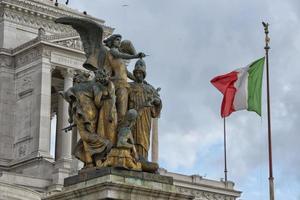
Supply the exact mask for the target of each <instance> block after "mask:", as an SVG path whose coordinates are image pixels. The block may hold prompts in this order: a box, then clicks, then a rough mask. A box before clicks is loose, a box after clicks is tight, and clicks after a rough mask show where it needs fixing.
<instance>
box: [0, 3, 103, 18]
mask: <svg viewBox="0 0 300 200" xmlns="http://www.w3.org/2000/svg"><path fill="white" fill-rule="evenodd" d="M0 3H1V4H2V5H5V6H6V7H11V8H13V9H17V10H19V11H23V12H24V13H27V12H29V13H30V14H38V13H39V14H40V15H43V16H47V17H52V18H57V17H61V16H73V17H84V18H90V19H92V20H94V21H97V22H98V23H100V24H104V22H105V21H104V20H102V19H96V18H94V17H92V16H89V15H84V14H83V13H81V12H79V11H77V10H74V9H71V8H69V7H68V6H65V5H64V4H59V6H54V2H51V1H49V0H1V1H0Z"/></svg>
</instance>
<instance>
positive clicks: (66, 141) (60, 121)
mask: <svg viewBox="0 0 300 200" xmlns="http://www.w3.org/2000/svg"><path fill="white" fill-rule="evenodd" d="M62 75H63V77H64V91H66V90H68V89H69V88H70V87H72V86H73V76H74V71H73V70H71V69H66V70H63V71H62ZM68 106H69V105H68V102H66V101H65V100H64V99H63V97H62V96H61V95H58V112H57V130H56V151H55V160H57V161H58V160H61V159H71V158H72V151H71V148H72V131H69V132H65V131H62V129H63V128H65V127H67V126H69V125H70V124H69V122H68V118H69V115H68Z"/></svg>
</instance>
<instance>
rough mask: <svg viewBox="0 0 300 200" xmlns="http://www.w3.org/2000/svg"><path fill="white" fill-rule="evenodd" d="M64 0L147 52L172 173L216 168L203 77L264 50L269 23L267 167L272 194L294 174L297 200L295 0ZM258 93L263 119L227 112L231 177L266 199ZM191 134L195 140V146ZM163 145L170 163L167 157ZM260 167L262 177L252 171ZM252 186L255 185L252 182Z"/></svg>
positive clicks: (214, 119) (215, 113) (214, 114)
mask: <svg viewBox="0 0 300 200" xmlns="http://www.w3.org/2000/svg"><path fill="white" fill-rule="evenodd" d="M70 3H71V4H70V5H71V6H74V7H76V8H80V9H81V10H87V11H88V13H91V14H93V15H95V16H97V17H99V18H103V19H105V20H106V24H107V25H110V26H113V27H115V28H116V30H115V32H117V33H121V34H122V35H123V37H124V38H127V39H131V40H132V41H133V42H134V44H135V46H136V48H137V50H141V51H145V52H146V53H147V54H149V55H150V56H149V57H146V58H145V60H146V62H147V69H148V76H147V79H148V81H149V82H150V83H152V84H153V85H154V86H156V87H158V86H159V87H162V91H161V95H162V97H163V101H164V102H163V103H164V108H163V112H162V117H161V120H160V134H161V135H160V144H161V146H160V149H161V151H160V156H161V161H162V163H164V166H162V167H165V168H167V169H168V168H169V169H172V170H176V171H177V172H187V171H193V172H194V171H197V170H199V173H200V174H202V173H204V172H205V173H206V172H208V176H209V177H208V178H220V176H222V175H223V172H222V171H223V169H222V167H223V166H222V165H223V162H222V159H223V154H222V146H221V147H220V145H222V139H223V138H222V120H221V119H220V117H219V112H220V105H221V100H222V96H221V94H219V92H218V91H217V90H216V89H215V88H213V86H211V85H210V82H209V81H210V79H211V78H213V77H214V76H216V75H220V74H222V73H226V72H230V71H232V70H234V69H235V68H239V67H243V66H245V65H247V64H248V63H249V62H251V61H253V60H255V59H257V58H259V57H262V56H264V49H263V46H264V32H263V27H262V25H261V21H262V20H266V21H268V22H269V23H270V37H271V50H270V65H271V66H270V67H271V94H272V96H271V98H272V99H271V100H272V122H273V147H274V149H273V150H274V174H275V175H276V177H275V181H278V182H279V181H280V183H278V184H276V186H278V188H276V189H277V191H278V192H277V195H278V196H277V199H284V198H286V196H284V191H285V190H286V189H287V188H286V187H284V185H283V184H281V182H287V181H288V179H287V178H290V177H297V178H293V183H295V186H293V185H291V187H290V188H289V190H288V194H290V196H289V199H291V200H296V199H297V197H298V196H299V195H300V194H299V191H298V189H297V187H296V186H297V185H299V176H300V172H299V171H298V170H297V167H296V166H299V165H300V160H299V155H298V154H299V147H298V146H299V145H298V141H300V135H299V134H298V132H299V131H298V130H299V122H300V116H299V110H300V106H299V100H300V94H299V92H298V91H299V88H300V83H299V82H300V81H299V78H298V77H299V75H300V70H299V66H298V63H299V54H300V47H299V42H300V28H299V27H300V24H299V14H300V12H299V6H300V5H299V2H298V1H296V0H287V1H279V0H274V1H273V0H272V1H271V0H264V1H260V0H252V1H240V0H233V1H227V0H218V1H216V0H203V1H200V0H189V1H180V0H164V1H158V0H152V1H146V0H145V1H141V0H131V1H129V0H128V1H119V0H114V1H104V0H97V1H83V0H71V1H70ZM123 4H128V5H129V6H127V7H123V6H122V5H123ZM132 65H133V63H131V66H130V69H132ZM264 93H265V88H264ZM263 99H264V106H263V109H264V113H263V118H262V121H261V119H260V118H259V117H258V116H257V115H256V114H254V113H249V112H244V111H242V112H238V113H234V114H233V115H232V116H230V118H229V119H228V157H229V167H230V169H229V170H230V177H231V179H232V180H233V181H236V185H237V187H238V188H239V189H241V190H243V191H244V192H243V197H242V198H243V199H258V197H259V198H262V199H266V197H267V196H268V192H267V176H268V174H267V146H266V145H267V141H266V139H267V136H266V134H267V132H266V130H267V129H266V113H265V109H266V107H265V94H264V97H263ZM190 137H193V138H194V139H197V140H199V145H197V144H195V143H194V142H192V141H191V140H190ZM170 138H172V139H171V140H170ZM170 141H171V143H170ZM216 145H219V146H218V147H216ZM177 146H180V147H181V148H185V151H184V152H182V151H181V148H175V147H177ZM170 152H171V153H172V156H173V157H172V158H173V159H172V160H171V159H169V160H168V158H167V157H166V155H168V154H169V153H170ZM183 153H188V154H189V155H190V156H191V157H190V158H189V159H188V160H187V162H185V163H183V162H182V161H181V160H178V159H176V155H181V156H182V154H183ZM199 158H201V159H202V160H200V161H199V160H198V159H199ZM188 162H190V163H188ZM197 162H201V166H200V167H199V165H197ZM216 163H217V164H216ZM291 166H294V167H291ZM200 170H201V171H200ZM275 170H276V171H275ZM213 171H214V172H213ZM261 171H263V172H261ZM259 173H262V176H263V177H262V179H263V180H260V179H259V178H258V174H259ZM261 181H263V182H261ZM275 183H276V182H275ZM260 185H263V189H262V190H260V189H258V187H259V186H260ZM255 190H257V191H258V192H256V191H255ZM293 198H294V199H293Z"/></svg>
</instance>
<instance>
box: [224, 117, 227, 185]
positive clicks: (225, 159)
mask: <svg viewBox="0 0 300 200" xmlns="http://www.w3.org/2000/svg"><path fill="white" fill-rule="evenodd" d="M225 118H226V117H224V118H223V119H224V121H223V122H224V175H225V184H226V185H227V156H226V120H225Z"/></svg>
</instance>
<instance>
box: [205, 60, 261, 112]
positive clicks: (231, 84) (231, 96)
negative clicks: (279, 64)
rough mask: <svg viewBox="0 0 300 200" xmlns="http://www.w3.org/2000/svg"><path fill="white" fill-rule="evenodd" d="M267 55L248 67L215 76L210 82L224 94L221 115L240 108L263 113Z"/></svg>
mask: <svg viewBox="0 0 300 200" xmlns="http://www.w3.org/2000/svg"><path fill="white" fill-rule="evenodd" d="M264 63H265V57H263V58H260V59H258V60H256V61H254V62H252V63H251V64H249V65H248V66H246V67H243V68H239V69H236V70H234V71H232V72H230V73H228V74H224V75H220V76H217V77H215V78H213V79H212V80H211V81H210V82H211V83H212V84H213V85H214V86H215V87H216V88H217V89H218V90H219V91H220V92H221V93H222V94H223V95H224V97H223V101H222V106H221V116H222V117H227V116H229V115H230V114H231V113H232V112H234V111H238V110H245V109H247V110H248V111H254V112H256V113H257V114H258V115H261V88H262V77H263V66H264Z"/></svg>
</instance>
